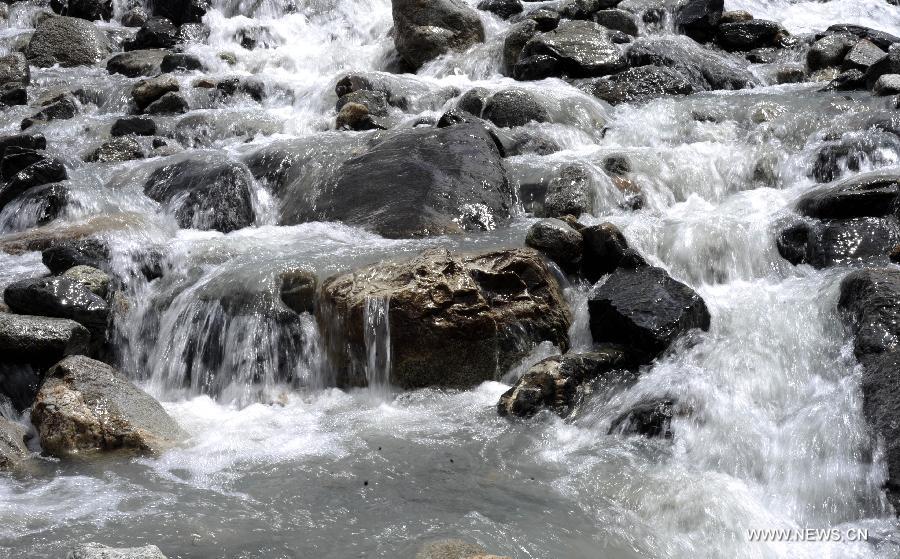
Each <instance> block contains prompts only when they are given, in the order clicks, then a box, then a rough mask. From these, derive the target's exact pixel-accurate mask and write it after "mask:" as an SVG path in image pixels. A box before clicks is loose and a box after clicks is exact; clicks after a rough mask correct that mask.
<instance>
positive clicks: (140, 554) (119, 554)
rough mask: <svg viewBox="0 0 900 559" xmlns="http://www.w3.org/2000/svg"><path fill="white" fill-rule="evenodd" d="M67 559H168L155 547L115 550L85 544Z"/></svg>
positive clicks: (98, 545)
mask: <svg viewBox="0 0 900 559" xmlns="http://www.w3.org/2000/svg"><path fill="white" fill-rule="evenodd" d="M66 559H166V556H165V555H163V554H162V551H160V550H159V548H158V547H156V546H155V545H145V546H144V547H127V548H125V547H120V548H114V547H109V546H106V545H102V544H99V543H84V544H81V545H79V546H77V547H76V548H75V549H73V550H72V551H70V552H69V553H68V555H66Z"/></svg>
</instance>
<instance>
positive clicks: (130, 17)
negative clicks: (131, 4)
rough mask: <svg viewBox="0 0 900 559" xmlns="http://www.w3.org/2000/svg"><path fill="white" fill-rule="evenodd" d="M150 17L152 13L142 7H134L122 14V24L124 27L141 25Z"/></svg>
mask: <svg viewBox="0 0 900 559" xmlns="http://www.w3.org/2000/svg"><path fill="white" fill-rule="evenodd" d="M148 19H150V14H148V13H147V10H145V9H144V8H142V7H137V8H132V9H130V10H128V11H127V12H125V13H124V14H122V22H121V23H122V25H123V26H124V27H141V26H143V25H144V24H145V23H147V20H148Z"/></svg>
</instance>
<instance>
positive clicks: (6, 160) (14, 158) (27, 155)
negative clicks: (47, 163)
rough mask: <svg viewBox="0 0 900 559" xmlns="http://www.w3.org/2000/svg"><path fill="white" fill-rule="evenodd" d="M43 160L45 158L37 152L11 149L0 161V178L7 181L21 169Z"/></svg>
mask: <svg viewBox="0 0 900 559" xmlns="http://www.w3.org/2000/svg"><path fill="white" fill-rule="evenodd" d="M45 158H46V156H45V155H44V154H43V153H41V152H39V151H37V150H33V149H25V148H18V147H11V148H9V149H7V150H6V153H5V154H4V155H3V159H2V160H0V178H2V179H3V180H4V181H9V180H10V179H12V178H13V177H14V176H16V173H18V172H19V171H21V170H22V169H25V168H26V167H28V166H30V165H33V164H35V163H37V162H38V161H42V160H44V159H45Z"/></svg>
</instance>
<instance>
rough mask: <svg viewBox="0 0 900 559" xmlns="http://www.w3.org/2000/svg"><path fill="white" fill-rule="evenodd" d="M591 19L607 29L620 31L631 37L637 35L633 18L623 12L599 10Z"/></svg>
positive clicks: (636, 26)
mask: <svg viewBox="0 0 900 559" xmlns="http://www.w3.org/2000/svg"><path fill="white" fill-rule="evenodd" d="M592 19H593V20H594V21H595V22H596V23H598V24H600V25H602V26H603V27H605V28H607V29H612V30H615V31H621V32H622V33H625V34H627V35H631V36H632V37H636V36H637V35H638V25H637V22H636V21H635V20H634V16H633V15H632V14H630V13H628V12H626V11H625V10H617V9H608V10H600V11H598V12H595V13H594V15H593V17H592Z"/></svg>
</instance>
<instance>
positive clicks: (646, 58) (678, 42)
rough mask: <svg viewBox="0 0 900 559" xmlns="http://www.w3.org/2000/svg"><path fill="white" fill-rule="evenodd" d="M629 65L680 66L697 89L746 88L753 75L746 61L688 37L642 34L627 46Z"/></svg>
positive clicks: (750, 83)
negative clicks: (706, 46)
mask: <svg viewBox="0 0 900 559" xmlns="http://www.w3.org/2000/svg"><path fill="white" fill-rule="evenodd" d="M628 63H629V65H630V66H633V67H635V66H665V67H668V68H673V69H675V70H678V71H679V72H680V73H681V74H682V75H684V77H685V78H686V79H687V80H688V82H690V84H691V86H692V87H693V88H694V90H695V91H708V90H716V89H744V88H747V87H753V85H754V78H753V76H752V75H751V74H750V72H749V71H747V68H746V62H745V63H743V64H742V63H740V62H739V61H738V60H737V59H736V58H733V57H731V56H729V55H726V54H719V53H717V52H714V51H711V50H708V49H704V48H703V47H701V46H700V45H698V44H697V43H695V42H694V41H692V40H690V39H688V38H686V37H678V36H674V37H641V38H639V39H637V40H635V41H634V43H632V44H631V47H630V48H629V49H628Z"/></svg>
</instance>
